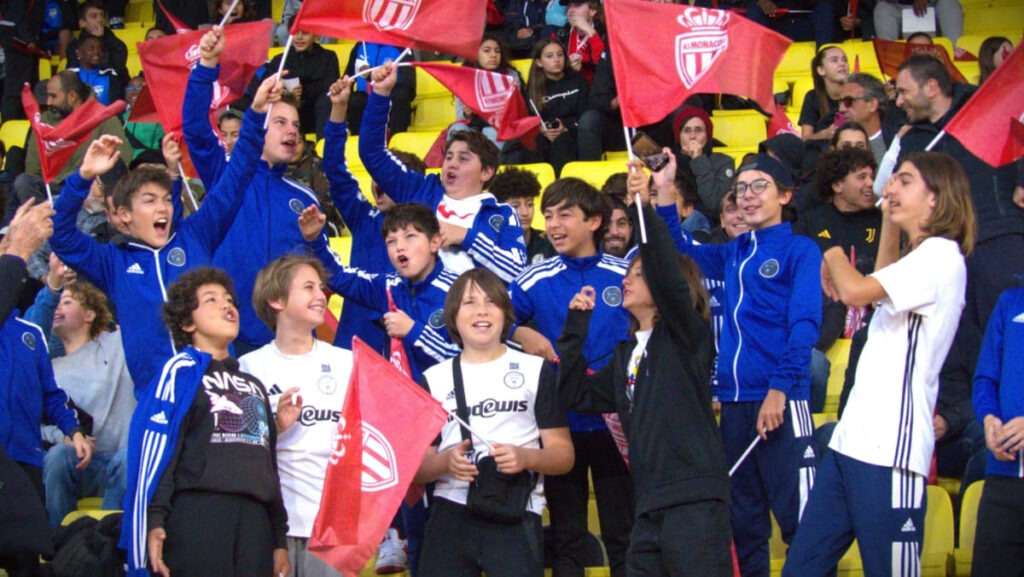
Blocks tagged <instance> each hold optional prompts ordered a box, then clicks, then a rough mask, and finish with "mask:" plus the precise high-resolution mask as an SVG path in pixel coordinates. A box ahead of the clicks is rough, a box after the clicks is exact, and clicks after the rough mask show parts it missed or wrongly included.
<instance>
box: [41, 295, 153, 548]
mask: <svg viewBox="0 0 1024 577" xmlns="http://www.w3.org/2000/svg"><path fill="white" fill-rule="evenodd" d="M43 290H45V291H50V290H51V289H50V288H44V289H43ZM106 302H107V297H106V296H104V295H103V293H102V292H100V290H99V289H98V288H96V287H94V286H93V285H91V284H89V283H87V282H85V281H75V282H74V283H72V284H70V285H68V286H67V287H65V289H64V292H63V294H61V295H60V302H59V304H58V305H57V309H56V311H54V314H53V333H54V334H55V335H56V336H57V337H59V338H60V341H61V343H62V344H63V345H64V352H65V355H64V356H63V357H60V358H58V359H54V360H53V374H54V378H55V379H56V380H57V384H58V385H60V387H61V388H62V389H64V391H65V392H66V393H67V394H68V395H69V396H70V397H71V400H72V401H73V402H74V403H75V406H76V407H77V408H78V409H79V410H80V411H85V412H86V413H88V414H89V415H90V416H91V417H92V429H91V431H90V440H92V442H93V444H94V449H93V456H92V460H91V461H90V462H89V465H88V466H87V467H85V468H84V469H83V468H79V467H78V466H77V465H78V458H77V456H76V454H75V450H74V447H72V446H70V445H68V444H65V443H63V442H62V439H61V435H58V436H57V438H55V439H54V438H52V437H48V439H49V440H51V441H54V442H55V444H54V446H53V447H51V448H50V449H49V450H48V451H47V452H46V457H45V458H44V459H43V482H44V484H45V485H46V512H47V515H48V516H49V519H50V527H51V528H54V527H57V526H58V525H60V523H61V521H62V520H63V519H64V516H65V515H67V514H68V513H70V512H71V511H74V510H75V507H76V505H77V503H78V499H79V498H81V497H86V496H89V495H91V494H93V493H95V492H97V490H98V492H99V493H100V494H101V496H102V497H103V503H102V507H101V508H102V509H104V510H114V509H120V508H121V500H122V498H123V497H124V486H125V457H126V454H125V449H126V448H127V446H128V425H129V423H130V422H131V415H132V411H134V410H135V395H134V386H133V384H132V379H131V377H130V376H129V375H128V365H127V364H126V363H125V359H124V348H123V347H122V345H121V333H120V331H114V332H108V331H107V330H106V329H107V325H108V324H109V323H110V320H111V315H110V311H108V310H107V306H106ZM51 429H53V428H52V427H44V431H43V434H44V436H48V435H50V430H51Z"/></svg>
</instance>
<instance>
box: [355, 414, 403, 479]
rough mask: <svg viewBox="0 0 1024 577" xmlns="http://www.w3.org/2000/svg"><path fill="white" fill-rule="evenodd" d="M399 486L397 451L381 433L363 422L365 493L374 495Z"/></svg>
mask: <svg viewBox="0 0 1024 577" xmlns="http://www.w3.org/2000/svg"><path fill="white" fill-rule="evenodd" d="M397 484H398V462H397V461H396V460H395V451H394V449H392V448H391V443H389V442H388V440H387V437H385V436H384V435H383V434H382V433H381V432H380V431H378V430H377V429H375V428H374V427H373V425H370V424H369V423H367V422H366V421H363V491H366V492H369V493H374V492H376V491H383V490H385V489H390V488H391V487H394V486H395V485H397Z"/></svg>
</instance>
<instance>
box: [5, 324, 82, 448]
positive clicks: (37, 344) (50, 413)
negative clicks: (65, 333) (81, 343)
mask: <svg viewBox="0 0 1024 577" xmlns="http://www.w3.org/2000/svg"><path fill="white" fill-rule="evenodd" d="M44 411H45V415H46V417H47V418H48V419H49V421H50V422H51V423H53V424H55V425H57V427H58V428H60V430H61V431H63V432H64V434H65V435H68V436H71V435H72V434H73V433H74V429H75V428H76V427H78V416H77V415H76V414H75V412H74V411H73V410H71V408H69V407H68V396H67V395H66V394H65V393H64V391H63V390H61V388H60V387H58V386H57V382H56V381H55V380H54V378H53V365H51V364H50V354H49V352H48V351H47V349H46V339H45V338H44V337H43V331H42V329H40V328H39V327H37V326H36V325H34V324H32V323H29V322H27V321H24V320H22V319H19V318H18V317H17V311H14V312H12V313H11V315H10V316H9V317H7V321H6V322H4V324H3V326H2V327H0V442H2V443H3V446H4V449H6V450H7V453H8V454H9V455H10V456H11V458H12V459H14V460H15V461H18V462H19V463H25V464H27V465H33V466H35V467H42V466H43V454H44V451H43V438H42V435H41V434H40V432H39V426H40V425H42V424H43V415H44Z"/></svg>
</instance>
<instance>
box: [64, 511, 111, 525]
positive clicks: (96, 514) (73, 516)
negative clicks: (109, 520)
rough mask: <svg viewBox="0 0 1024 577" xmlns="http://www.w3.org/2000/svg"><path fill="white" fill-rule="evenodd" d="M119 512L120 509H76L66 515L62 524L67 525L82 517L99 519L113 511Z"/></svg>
mask: <svg viewBox="0 0 1024 577" xmlns="http://www.w3.org/2000/svg"><path fill="white" fill-rule="evenodd" d="M119 512H120V511H101V510H99V509H78V510H76V511H72V512H70V513H68V514H67V515H64V519H63V520H62V521H61V522H60V524H61V525H62V526H67V525H70V524H72V523H74V522H75V521H77V520H79V519H81V518H82V517H92V518H93V519H96V520H97V521H98V520H100V519H102V518H104V517H106V516H107V515H109V514H111V513H119Z"/></svg>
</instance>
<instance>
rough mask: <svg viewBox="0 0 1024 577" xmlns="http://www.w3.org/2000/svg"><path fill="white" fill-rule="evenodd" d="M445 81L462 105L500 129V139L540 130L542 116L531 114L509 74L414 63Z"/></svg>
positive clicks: (530, 137) (530, 136)
mask: <svg viewBox="0 0 1024 577" xmlns="http://www.w3.org/2000/svg"><path fill="white" fill-rule="evenodd" d="M412 65H413V66H416V67H419V68H422V69H423V70H425V71H426V72H427V73H428V74H430V75H431V76H433V77H434V78H436V79H437V81H438V82H440V83H441V84H444V85H445V86H446V87H447V88H448V90H451V91H452V94H454V95H455V96H457V97H458V98H459V100H461V101H462V103H463V104H465V105H466V106H468V107H469V108H470V109H471V110H472V111H473V112H475V113H476V114H478V115H479V116H480V117H481V118H483V119H484V120H485V121H487V123H488V124H490V125H491V126H493V127H494V128H495V129H497V131H498V140H501V141H508V140H515V139H517V138H522V139H523V140H524V141H525V140H529V141H532V140H533V138H534V137H535V136H536V135H537V131H538V130H539V129H540V122H541V120H540V117H539V116H530V115H529V114H528V113H527V111H526V101H525V100H523V95H522V93H520V92H519V83H518V82H516V79H515V78H513V77H511V76H508V75H506V74H501V73H498V72H490V71H487V70H481V69H479V68H469V67H465V66H452V65H451V64H437V63H432V62H430V63H428V62H413V63H412Z"/></svg>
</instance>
